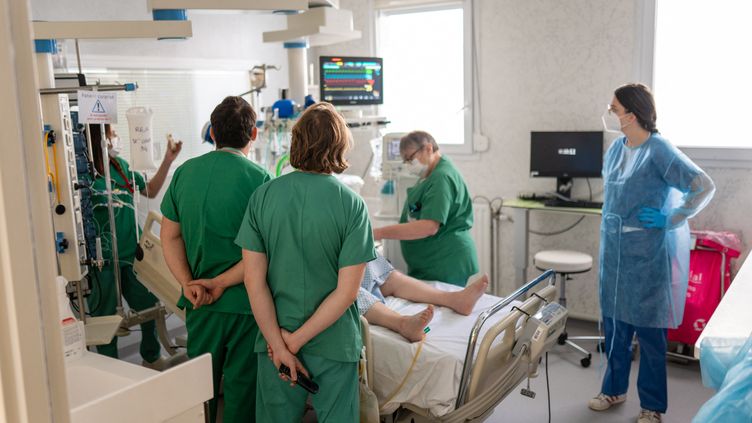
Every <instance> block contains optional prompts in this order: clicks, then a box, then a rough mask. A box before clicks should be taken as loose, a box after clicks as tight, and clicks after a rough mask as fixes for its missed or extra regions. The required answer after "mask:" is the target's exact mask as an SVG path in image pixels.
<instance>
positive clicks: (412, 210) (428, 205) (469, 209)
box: [373, 131, 478, 286]
mask: <svg viewBox="0 0 752 423" xmlns="http://www.w3.org/2000/svg"><path fill="white" fill-rule="evenodd" d="M400 154H401V155H402V159H403V160H404V161H405V163H407V164H408V166H409V170H410V173H412V174H414V175H416V176H418V177H419V178H420V179H419V180H418V183H417V184H415V186H413V187H412V188H408V189H407V200H406V201H405V206H404V208H403V210H402V216H401V218H400V223H399V224H397V225H391V226H385V227H382V228H376V229H375V230H374V231H373V234H374V238H375V239H377V240H381V239H398V240H400V241H401V242H400V245H401V247H402V255H403V257H404V258H405V262H406V263H407V273H408V274H409V275H410V276H412V277H414V278H416V279H422V280H429V281H442V282H448V283H451V284H454V285H459V286H465V284H467V279H468V278H469V277H470V276H472V275H474V274H475V273H477V272H478V257H477V253H476V251H475V244H474V243H473V240H472V238H471V236H470V228H472V227H473V205H472V200H471V198H470V194H469V193H468V191H467V186H466V185H465V181H464V180H463V179H462V175H460V172H459V171H458V170H457V168H456V167H455V166H454V164H452V162H451V161H450V160H449V159H448V158H446V157H444V156H442V154H441V152H439V145H438V144H437V143H436V140H434V138H433V137H432V136H431V134H429V133H427V132H423V131H413V132H410V133H409V134H407V135H405V136H404V137H402V139H401V140H400Z"/></svg>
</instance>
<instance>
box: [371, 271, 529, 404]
mask: <svg viewBox="0 0 752 423" xmlns="http://www.w3.org/2000/svg"><path fill="white" fill-rule="evenodd" d="M429 283H430V284H431V285H433V286H435V287H436V288H438V289H441V290H444V291H456V290H459V289H461V288H459V287H457V286H455V285H450V284H446V283H442V282H429ZM499 300H501V298H499V297H496V296H493V295H488V294H484V295H483V297H481V298H480V300H479V301H478V303H477V304H476V305H475V309H474V310H473V313H472V314H471V315H470V316H462V315H460V314H457V313H455V312H454V311H452V310H450V309H448V308H445V307H436V308H435V313H434V317H433V320H432V321H431V323H430V324H429V327H430V328H431V331H430V332H429V333H428V334H427V335H426V340H425V342H424V345H423V350H422V351H421V353H420V356H419V357H418V360H417V362H416V363H415V367H414V368H413V371H412V373H411V374H410V376H409V378H408V380H407V382H406V383H405V386H404V387H403V388H402V390H401V391H400V392H399V393H398V394H397V395H396V396H395V397H394V398H393V399H392V400H391V401H389V403H388V404H386V405H385V406H384V408H383V410H382V414H386V413H391V412H393V411H394V410H396V409H397V408H398V407H399V406H400V404H412V405H415V406H417V407H420V408H423V409H425V410H428V411H429V412H430V413H431V415H433V416H436V417H438V416H442V415H444V414H447V413H449V412H450V411H453V410H454V405H455V402H456V400H457V392H458V390H459V384H460V379H461V378H462V365H463V363H464V360H465V353H466V350H467V341H468V338H469V336H470V331H471V330H472V328H473V325H474V324H475V321H476V320H477V319H478V316H479V315H480V313H482V312H483V311H484V310H486V309H488V308H489V307H491V306H492V305H494V304H496V303H497V302H499ZM386 304H387V306H388V307H389V308H391V309H393V310H395V311H397V312H398V313H400V314H415V313H418V312H419V311H421V310H423V308H425V306H426V305H425V304H418V303H412V302H410V301H407V300H403V299H401V298H395V297H387V298H386ZM520 304H521V302H519V301H515V302H513V303H512V304H510V305H509V306H508V307H507V308H506V310H507V312H508V311H509V309H511V308H512V307H513V306H515V305H517V306H519V305H520ZM506 314H507V313H506V312H505V311H504V310H502V311H500V312H498V313H496V314H495V315H494V316H491V318H489V319H488V320H487V321H486V323H485V324H484V325H483V328H482V329H481V333H480V338H479V341H478V344H477V345H480V340H482V339H483V336H484V335H485V334H486V331H487V330H488V329H489V328H490V327H491V326H493V324H494V323H496V322H498V321H500V320H501V319H502V318H503V317H504V316H505V315H506ZM371 338H372V343H373V346H372V349H373V356H372V357H373V361H374V363H373V365H374V375H373V386H374V393H375V394H376V397H377V398H378V400H379V403H380V404H383V401H385V400H386V399H387V396H388V395H390V394H391V393H392V391H394V389H395V388H396V387H397V386H398V385H399V383H400V382H401V381H402V379H403V378H404V375H405V373H406V372H407V370H408V368H409V367H410V363H411V362H412V358H413V357H414V356H415V352H416V351H417V349H418V344H419V343H417V342H416V343H410V342H408V341H407V340H405V339H404V338H403V337H402V336H400V335H399V334H397V333H395V332H392V331H391V330H389V329H385V328H383V327H379V326H371ZM476 352H477V348H476Z"/></svg>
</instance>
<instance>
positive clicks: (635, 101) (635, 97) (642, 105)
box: [614, 83, 658, 132]
mask: <svg viewBox="0 0 752 423" xmlns="http://www.w3.org/2000/svg"><path fill="white" fill-rule="evenodd" d="M614 96H615V97H616V99H617V100H619V103H621V105H622V106H624V108H625V109H626V111H627V112H629V113H632V114H634V115H635V117H636V118H637V122H639V124H640V126H641V127H642V128H643V129H645V130H646V131H649V132H658V129H657V128H656V126H655V121H656V120H658V114H657V112H656V110H655V99H654V98H653V93H652V92H650V88H648V87H647V86H646V85H644V84H640V83H635V84H626V85H622V86H621V87H619V88H617V89H616V91H614Z"/></svg>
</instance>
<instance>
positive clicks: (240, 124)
mask: <svg viewBox="0 0 752 423" xmlns="http://www.w3.org/2000/svg"><path fill="white" fill-rule="evenodd" d="M255 126H256V112H255V111H254V110H253V107H251V105H250V104H248V102H247V101H245V100H244V99H243V98H241V97H237V96H228V97H225V99H224V100H222V102H221V103H219V105H218V106H217V107H215V108H214V111H213V112H212V114H211V127H212V131H213V132H214V142H215V143H216V145H217V147H219V148H221V147H233V148H245V146H247V145H248V143H249V142H251V133H252V132H253V128H254V127H255Z"/></svg>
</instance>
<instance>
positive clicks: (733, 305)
mask: <svg viewBox="0 0 752 423" xmlns="http://www.w3.org/2000/svg"><path fill="white" fill-rule="evenodd" d="M750 257H752V255H750ZM750 257H747V259H746V261H745V262H744V264H743V265H742V267H741V269H739V273H737V274H736V277H735V278H734V281H733V282H732V283H731V286H729V289H728V292H726V295H724V296H723V298H722V299H721V303H720V304H718V308H716V309H715V312H714V313H713V316H712V317H711V318H710V320H709V321H708V324H707V326H705V329H704V330H703V331H702V333H701V334H700V337H699V338H697V342H696V343H695V358H700V355H701V354H702V352H701V348H700V344H701V343H702V340H703V339H705V338H708V337H717V338H747V337H749V336H750V334H752V307H750V299H752V258H750Z"/></svg>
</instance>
